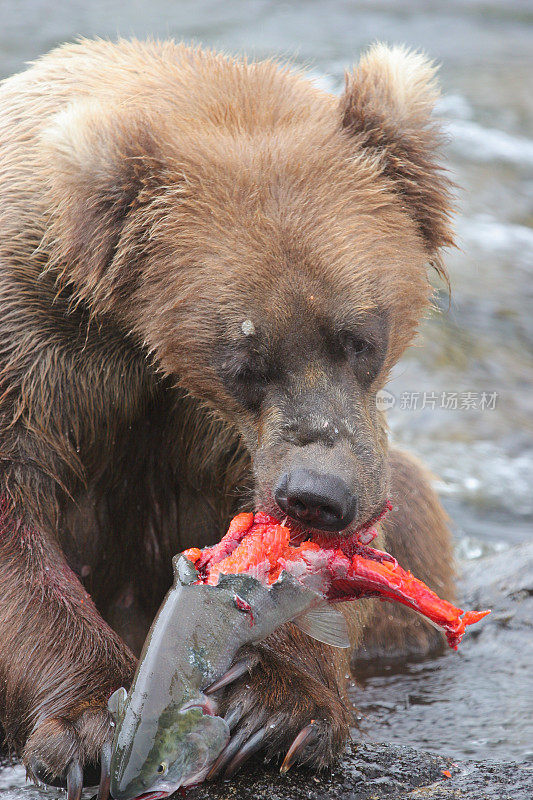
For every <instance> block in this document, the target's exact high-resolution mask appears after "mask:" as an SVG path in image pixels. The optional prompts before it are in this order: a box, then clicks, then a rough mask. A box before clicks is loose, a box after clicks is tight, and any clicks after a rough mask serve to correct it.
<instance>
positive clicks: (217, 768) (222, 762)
mask: <svg viewBox="0 0 533 800" xmlns="http://www.w3.org/2000/svg"><path fill="white" fill-rule="evenodd" d="M245 740H246V733H243V731H240V732H239V733H237V734H236V735H235V736H234V737H233V738H232V739H230V741H229V744H227V745H226V747H225V748H224V750H223V751H222V752H221V754H220V755H219V757H218V758H217V760H216V761H215V763H214V764H213V766H212V767H211V769H210V770H209V772H208V773H207V775H206V780H208V781H210V780H212V779H213V778H216V777H217V775H219V774H220V773H221V772H222V771H223V770H224V769H225V767H226V764H228V763H229V762H230V761H231V759H232V758H233V756H234V755H235V753H236V752H237V750H238V749H239V747H240V746H241V744H242V743H243V742H244V741H245Z"/></svg>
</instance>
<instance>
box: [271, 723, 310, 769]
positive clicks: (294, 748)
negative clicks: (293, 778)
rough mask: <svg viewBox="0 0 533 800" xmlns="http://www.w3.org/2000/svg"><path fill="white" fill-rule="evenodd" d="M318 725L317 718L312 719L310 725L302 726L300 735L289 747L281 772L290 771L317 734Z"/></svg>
mask: <svg viewBox="0 0 533 800" xmlns="http://www.w3.org/2000/svg"><path fill="white" fill-rule="evenodd" d="M317 730H318V726H317V724H316V722H315V720H311V722H310V723H309V725H306V726H305V728H302V730H301V731H300V733H299V734H298V736H297V737H296V738H295V740H294V741H293V743H292V744H291V746H290V747H289V749H288V750H287V755H286V756H285V758H284V759H283V763H282V765H281V767H280V769H279V771H280V772H281V773H284V772H288V771H289V770H290V768H291V767H292V765H293V764H294V762H295V761H296V759H297V758H298V756H299V755H300V753H301V752H302V750H303V749H304V748H305V747H307V745H308V744H310V743H311V742H312V741H313V740H314V739H315V738H316V736H317Z"/></svg>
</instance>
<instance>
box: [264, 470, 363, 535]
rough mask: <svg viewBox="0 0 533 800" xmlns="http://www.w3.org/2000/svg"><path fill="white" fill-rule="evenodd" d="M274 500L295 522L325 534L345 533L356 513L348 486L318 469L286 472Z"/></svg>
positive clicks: (279, 480)
mask: <svg viewBox="0 0 533 800" xmlns="http://www.w3.org/2000/svg"><path fill="white" fill-rule="evenodd" d="M274 499H275V501H276V503H277V504H278V506H279V507H280V509H281V510H282V511H283V513H285V514H287V515H288V516H289V517H291V518H292V519H294V520H295V521H296V522H299V523H302V524H303V525H306V526H310V527H312V528H318V529H320V530H324V531H341V530H344V529H345V528H347V527H348V525H349V524H350V523H351V522H352V520H353V518H354V517H355V513H356V511H357V496H356V494H355V493H354V492H353V491H352V490H351V489H350V487H349V486H348V484H347V483H346V482H345V481H344V480H342V478H339V477H338V476H337V475H333V474H331V473H329V472H321V471H319V470H315V469H308V468H300V469H292V470H289V471H288V472H283V473H282V474H281V476H280V477H279V478H278V481H277V484H276V487H275V490H274Z"/></svg>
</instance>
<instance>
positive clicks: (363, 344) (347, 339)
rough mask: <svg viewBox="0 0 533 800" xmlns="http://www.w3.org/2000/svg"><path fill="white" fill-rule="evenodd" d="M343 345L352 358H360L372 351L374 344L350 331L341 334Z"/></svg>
mask: <svg viewBox="0 0 533 800" xmlns="http://www.w3.org/2000/svg"><path fill="white" fill-rule="evenodd" d="M341 344H342V346H343V348H344V350H345V351H346V353H347V354H348V355H351V356H360V355H362V354H363V353H368V352H369V351H370V350H371V349H372V344H371V342H369V341H368V339H365V338H364V337H363V336H360V335H358V334H355V333H351V332H349V331H346V332H345V333H343V334H341Z"/></svg>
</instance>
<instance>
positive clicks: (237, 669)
mask: <svg viewBox="0 0 533 800" xmlns="http://www.w3.org/2000/svg"><path fill="white" fill-rule="evenodd" d="M251 666H252V665H251V663H250V661H249V660H245V661H238V662H237V663H236V664H234V665H233V666H232V667H230V668H229V669H228V671H227V672H226V673H225V674H224V675H223V676H222V677H221V678H219V679H218V680H217V681H214V682H213V683H212V684H211V685H210V686H208V687H207V689H204V694H214V693H215V692H218V691H219V689H223V688H224V687H225V686H227V685H228V684H229V683H233V681H236V680H237V679H238V678H240V677H242V675H244V674H245V673H246V672H248V673H249V672H250V670H251Z"/></svg>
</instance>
